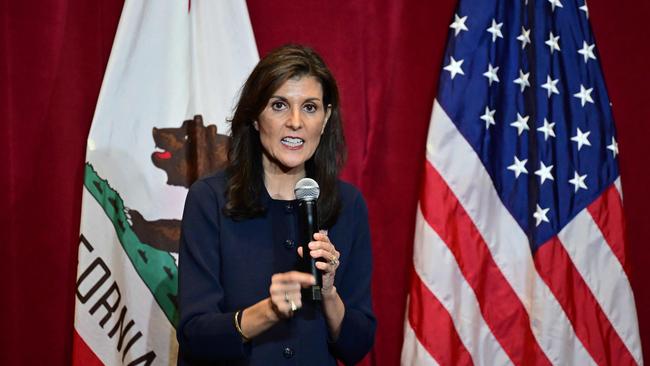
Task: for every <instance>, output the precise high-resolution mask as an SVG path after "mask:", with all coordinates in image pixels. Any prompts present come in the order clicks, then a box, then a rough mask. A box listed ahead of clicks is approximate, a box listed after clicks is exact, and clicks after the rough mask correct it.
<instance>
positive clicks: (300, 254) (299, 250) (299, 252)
mask: <svg viewBox="0 0 650 366" xmlns="http://www.w3.org/2000/svg"><path fill="white" fill-rule="evenodd" d="M298 255H299V256H300V258H302V247H298Z"/></svg>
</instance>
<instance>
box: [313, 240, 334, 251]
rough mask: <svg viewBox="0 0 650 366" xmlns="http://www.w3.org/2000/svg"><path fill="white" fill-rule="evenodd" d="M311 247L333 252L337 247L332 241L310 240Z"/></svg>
mask: <svg viewBox="0 0 650 366" xmlns="http://www.w3.org/2000/svg"><path fill="white" fill-rule="evenodd" d="M309 249H325V250H327V251H328V252H333V251H335V250H336V249H335V248H334V245H332V243H328V242H326V241H320V240H318V241H310V242H309Z"/></svg>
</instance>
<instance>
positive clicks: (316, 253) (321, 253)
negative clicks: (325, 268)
mask: <svg viewBox="0 0 650 366" xmlns="http://www.w3.org/2000/svg"><path fill="white" fill-rule="evenodd" d="M309 255H311V256H312V258H323V259H325V260H326V261H329V260H331V259H332V257H334V254H332V253H330V252H328V251H327V250H324V249H316V250H311V251H310V252H309Z"/></svg>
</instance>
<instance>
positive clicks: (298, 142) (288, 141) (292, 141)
mask: <svg viewBox="0 0 650 366" xmlns="http://www.w3.org/2000/svg"><path fill="white" fill-rule="evenodd" d="M281 142H282V145H284V146H286V147H288V148H291V149H296V148H299V147H301V146H302V145H303V144H304V143H305V140H303V139H301V138H299V137H285V138H283V139H282V141H281Z"/></svg>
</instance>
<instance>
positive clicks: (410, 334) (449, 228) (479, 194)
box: [402, 101, 643, 365]
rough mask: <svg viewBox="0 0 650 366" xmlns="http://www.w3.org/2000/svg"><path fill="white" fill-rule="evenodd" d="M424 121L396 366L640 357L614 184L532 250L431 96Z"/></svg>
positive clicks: (637, 360)
mask: <svg viewBox="0 0 650 366" xmlns="http://www.w3.org/2000/svg"><path fill="white" fill-rule="evenodd" d="M431 119H432V120H431V124H430V127H429V135H428V141H427V156H426V158H427V159H426V163H425V165H426V166H425V174H424V182H423V188H422V192H421V195H420V205H419V209H418V214H417V219H416V234H415V248H414V263H413V265H414V271H413V275H412V284H411V289H410V293H409V303H408V308H407V316H406V321H405V338H404V347H403V351H402V364H404V365H420V364H422V365H428V364H440V365H469V364H476V365H504V364H516V365H548V364H554V365H567V364H571V365H608V364H617V365H628V364H642V362H643V360H642V356H641V346H640V343H639V334H638V326H637V321H636V312H635V308H634V299H633V296H632V292H631V288H630V284H629V281H628V277H627V273H628V272H627V271H626V268H627V267H626V265H625V263H626V262H625V255H624V253H625V251H624V247H623V234H622V233H623V230H622V228H623V226H622V225H623V216H622V206H621V198H620V194H619V193H618V192H620V188H619V189H617V188H616V187H617V185H613V186H612V187H610V189H609V190H607V191H606V192H604V193H603V195H602V197H601V198H599V199H598V200H597V201H595V202H594V203H592V205H591V206H589V208H588V209H586V210H584V211H583V212H581V213H580V214H579V215H578V216H577V217H576V218H574V219H573V220H572V221H571V222H570V223H569V224H568V225H567V226H566V227H565V228H564V229H563V230H562V231H561V232H560V234H559V235H558V237H556V238H554V239H552V240H551V242H549V243H545V244H544V245H543V246H542V247H541V248H540V250H538V252H537V253H536V254H535V257H533V256H532V255H531V252H530V248H529V246H528V240H527V238H526V234H525V233H524V231H523V230H522V229H521V228H520V227H519V225H518V224H517V222H516V221H515V219H514V218H513V217H512V216H511V214H510V212H509V211H508V210H507V209H506V208H505V206H504V205H503V204H502V202H501V200H500V199H499V197H498V194H497V192H496V190H495V189H494V186H493V184H492V180H491V178H490V176H489V175H488V173H487V171H486V170H485V168H484V167H483V165H482V163H481V161H480V159H479V157H478V156H477V155H476V153H475V152H474V150H473V149H472V148H471V146H470V145H469V144H468V143H467V141H466V140H465V138H464V137H463V136H462V135H461V134H460V133H459V132H458V130H457V129H456V127H455V125H454V124H453V123H452V122H451V120H450V119H449V117H448V116H447V114H446V113H445V111H444V110H443V109H442V108H441V106H440V105H439V104H438V102H437V101H435V102H434V110H433V114H432V118H431ZM618 187H620V183H618ZM425 313H426V316H425V315H424V314H425Z"/></svg>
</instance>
